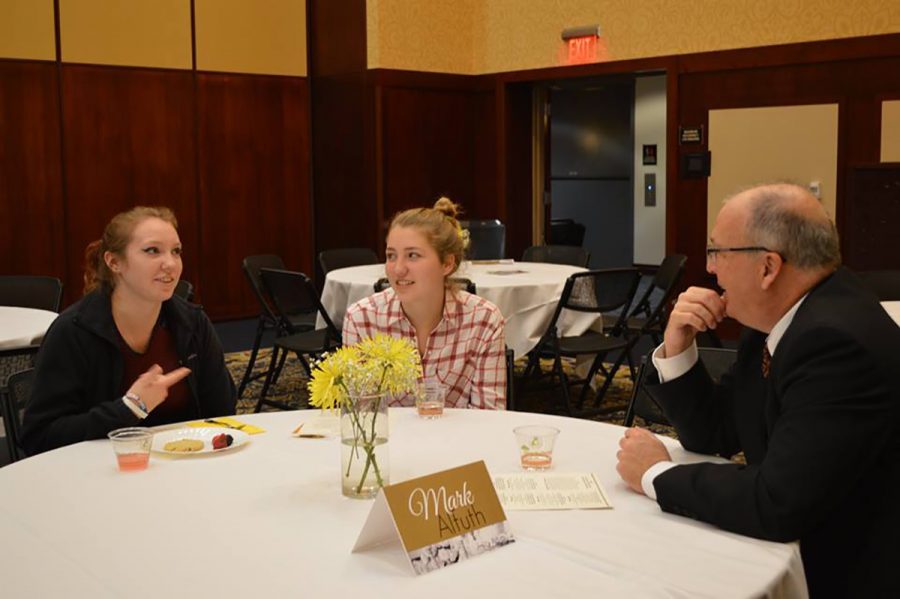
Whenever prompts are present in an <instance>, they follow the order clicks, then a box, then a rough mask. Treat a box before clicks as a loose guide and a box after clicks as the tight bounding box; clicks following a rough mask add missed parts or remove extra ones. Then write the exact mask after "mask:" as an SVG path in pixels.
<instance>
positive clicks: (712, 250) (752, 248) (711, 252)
mask: <svg viewBox="0 0 900 599" xmlns="http://www.w3.org/2000/svg"><path fill="white" fill-rule="evenodd" d="M725 252H744V253H746V252H773V253H775V254H778V255H779V256H780V257H781V261H782V262H787V260H785V259H784V256H782V255H781V252H776V251H775V250H770V249H769V248H767V247H762V246H757V245H748V246H743V247H733V248H720V247H715V246H711V245H708V246H706V259H707V260H708V261H709V262H712V263H715V261H716V256H717V255H719V254H723V253H725Z"/></svg>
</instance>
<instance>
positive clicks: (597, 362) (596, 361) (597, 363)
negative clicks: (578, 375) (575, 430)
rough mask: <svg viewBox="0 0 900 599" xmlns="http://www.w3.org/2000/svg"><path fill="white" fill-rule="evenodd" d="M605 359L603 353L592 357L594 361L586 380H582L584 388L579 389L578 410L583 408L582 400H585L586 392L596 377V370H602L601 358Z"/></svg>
mask: <svg viewBox="0 0 900 599" xmlns="http://www.w3.org/2000/svg"><path fill="white" fill-rule="evenodd" d="M605 357H606V354H605V353H602V354H597V355H596V356H594V361H593V362H591V367H590V369H589V370H588V374H587V378H585V380H584V386H583V387H582V388H581V393H579V394H578V409H579V410H581V409H582V408H583V407H584V400H585V399H587V390H588V389H589V388H590V386H591V381H593V380H594V377H595V376H596V375H597V371H598V370H603V358H605Z"/></svg>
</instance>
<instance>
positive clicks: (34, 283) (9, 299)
mask: <svg viewBox="0 0 900 599" xmlns="http://www.w3.org/2000/svg"><path fill="white" fill-rule="evenodd" d="M62 290H63V285H62V281H60V280H59V279H57V278H56V277H42V276H28V275H2V276H0V306H16V307H18V308H35V309H37V310H47V311H49V312H59V304H60V302H61V301H62Z"/></svg>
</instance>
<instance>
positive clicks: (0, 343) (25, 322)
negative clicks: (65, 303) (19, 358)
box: [0, 306, 58, 349]
mask: <svg viewBox="0 0 900 599" xmlns="http://www.w3.org/2000/svg"><path fill="white" fill-rule="evenodd" d="M57 316H58V314H57V313H56V312H50V311H48V310H35V309H34V308H17V307H13V306H0V349H15V348H18V347H25V346H28V345H32V344H34V343H39V342H40V341H41V339H43V337H44V333H46V332H47V329H48V328H50V325H51V324H52V323H53V321H54V320H56V317H57Z"/></svg>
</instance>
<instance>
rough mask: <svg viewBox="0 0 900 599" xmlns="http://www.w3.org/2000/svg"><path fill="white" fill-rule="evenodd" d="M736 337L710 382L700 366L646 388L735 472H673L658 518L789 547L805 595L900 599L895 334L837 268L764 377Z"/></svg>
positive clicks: (694, 445)
mask: <svg viewBox="0 0 900 599" xmlns="http://www.w3.org/2000/svg"><path fill="white" fill-rule="evenodd" d="M765 337H766V336H765V335H764V334H763V333H760V332H758V331H752V330H747V331H745V332H744V334H743V336H742V338H741V343H740V346H739V349H738V357H737V361H736V363H735V365H734V367H733V369H732V371H731V372H730V374H729V375H726V376H725V377H723V378H722V380H721V382H720V384H718V385H714V384H713V383H712V382H711V380H710V378H709V376H708V375H707V374H706V371H705V370H704V368H703V366H702V364H700V363H698V364H697V365H695V366H694V368H692V369H691V370H690V371H689V372H688V373H687V374H685V375H684V376H682V377H679V378H678V379H675V380H673V381H670V382H667V383H664V384H661V385H660V384H658V380H657V381H656V382H657V384H656V385H653V384H650V385H649V386H648V387H647V390H648V391H649V392H650V393H651V394H652V395H653V396H654V398H656V400H657V401H659V403H660V404H661V405H662V407H663V409H664V411H665V413H666V416H667V417H668V418H669V420H670V421H671V422H672V423H673V424H674V425H675V427H676V429H677V431H678V435H679V437H680V440H681V443H682V445H684V447H685V448H686V449H688V450H690V451H696V452H701V453H707V454H719V455H723V456H726V457H727V456H731V455H733V454H735V453H737V452H739V451H743V452H744V454H745V456H746V458H747V465H746V466H742V465H738V464H719V465H716V464H696V465H686V466H677V467H675V468H672V469H670V470H668V471H666V472H664V473H663V474H661V475H660V476H658V477H657V478H656V480H655V481H654V488H655V490H656V493H657V500H658V502H659V505H660V507H661V508H662V509H663V510H665V511H667V512H672V513H676V514H682V515H685V516H688V517H691V518H696V519H698V520H703V521H705V522H709V523H711V524H715V525H716V526H719V527H721V528H723V529H726V530H730V531H734V532H737V533H741V534H745V535H748V536H752V537H757V538H761V539H769V540H774V541H791V540H794V539H800V550H801V554H802V556H803V564H804V569H805V571H806V578H807V583H808V585H809V590H810V593H811V594H812V596H813V597H817V596H826V597H831V596H834V597H839V596H854V597H857V596H858V597H887V596H890V597H900V576H898V575H897V574H896V572H895V568H897V566H898V565H900V427H898V419H900V328H898V326H897V325H896V324H895V323H894V322H893V321H892V320H891V318H890V317H889V316H888V315H887V313H886V312H885V311H884V310H883V309H882V308H881V307H880V305H879V304H878V301H877V299H876V298H875V296H874V295H871V294H870V293H869V292H868V291H867V290H865V289H864V288H863V287H862V286H861V284H860V283H859V280H858V279H857V277H856V275H854V274H853V273H852V272H850V271H849V270H847V269H843V268H841V269H838V270H837V271H836V272H835V273H834V274H833V275H831V276H830V277H828V278H827V279H825V280H824V281H823V282H822V283H821V284H819V285H818V286H817V287H816V288H815V289H813V290H812V291H811V292H810V294H809V295H808V296H807V298H806V300H805V301H804V302H803V304H802V305H801V306H800V308H799V309H798V310H797V313H796V315H795V317H794V320H793V321H792V323H791V325H790V326H789V327H788V329H787V331H786V333H785V335H784V337H782V339H781V341H780V342H779V344H778V346H777V348H776V350H775V355H774V357H773V359H772V366H771V371H770V375H769V377H768V378H767V379H763V378H762V375H761V370H760V367H761V362H762V351H763V344H764V343H765Z"/></svg>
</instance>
